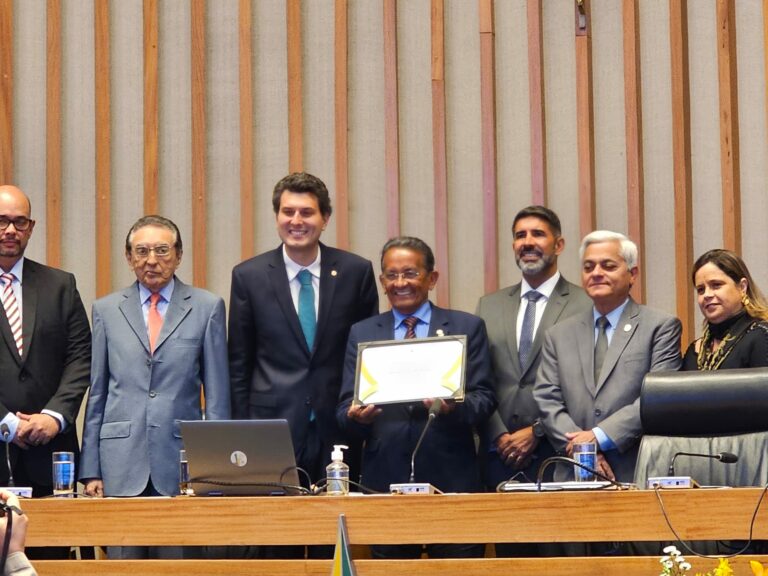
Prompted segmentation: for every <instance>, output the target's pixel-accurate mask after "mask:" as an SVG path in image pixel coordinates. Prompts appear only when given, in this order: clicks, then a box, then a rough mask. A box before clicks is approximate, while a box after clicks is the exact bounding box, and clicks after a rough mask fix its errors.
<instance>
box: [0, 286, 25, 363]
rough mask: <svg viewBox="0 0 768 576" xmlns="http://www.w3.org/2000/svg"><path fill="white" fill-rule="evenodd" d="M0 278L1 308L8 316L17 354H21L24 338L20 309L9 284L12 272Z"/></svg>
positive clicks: (22, 353) (22, 352)
mask: <svg viewBox="0 0 768 576" xmlns="http://www.w3.org/2000/svg"><path fill="white" fill-rule="evenodd" d="M0 279H1V280H2V281H3V308H5V316H6V318H8V324H9V325H10V327H11V333H12V334H13V339H14V340H15V341H16V348H18V350H19V356H23V355H24V339H23V338H22V335H21V309H20V308H19V303H18V302H17V301H16V295H15V294H14V293H13V287H12V286H11V284H12V283H13V279H14V276H13V274H2V275H0Z"/></svg>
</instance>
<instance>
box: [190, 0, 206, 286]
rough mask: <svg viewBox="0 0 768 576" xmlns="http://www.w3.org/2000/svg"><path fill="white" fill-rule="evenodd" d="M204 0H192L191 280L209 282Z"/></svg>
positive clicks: (201, 282)
mask: <svg viewBox="0 0 768 576" xmlns="http://www.w3.org/2000/svg"><path fill="white" fill-rule="evenodd" d="M205 4H206V3H205V0H192V18H191V20H192V30H191V36H192V111H191V112H192V248H193V250H194V252H193V255H192V257H193V258H194V260H193V263H192V280H193V282H194V284H195V286H199V287H201V288H205V287H206V285H207V266H206V264H207V262H206V254H207V250H206V248H207V240H206V228H207V220H208V218H207V206H206V174H207V170H206V160H207V155H206V127H205V124H206V84H205V77H206V71H205V63H206V54H205V28H206V26H205Z"/></svg>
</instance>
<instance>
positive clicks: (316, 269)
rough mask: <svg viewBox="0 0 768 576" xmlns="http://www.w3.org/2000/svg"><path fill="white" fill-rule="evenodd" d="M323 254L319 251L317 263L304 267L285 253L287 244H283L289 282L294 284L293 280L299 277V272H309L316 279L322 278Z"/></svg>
mask: <svg viewBox="0 0 768 576" xmlns="http://www.w3.org/2000/svg"><path fill="white" fill-rule="evenodd" d="M321 254H322V250H319V249H318V251H317V258H315V261H314V262H312V263H311V264H310V265H309V266H302V265H301V264H297V263H296V262H294V261H293V260H291V257H290V256H288V253H287V252H286V251H285V244H283V262H285V271H286V272H287V273H288V282H293V280H294V279H295V278H296V276H298V275H299V272H301V271H302V270H309V272H310V274H312V276H314V277H315V278H320V256H321Z"/></svg>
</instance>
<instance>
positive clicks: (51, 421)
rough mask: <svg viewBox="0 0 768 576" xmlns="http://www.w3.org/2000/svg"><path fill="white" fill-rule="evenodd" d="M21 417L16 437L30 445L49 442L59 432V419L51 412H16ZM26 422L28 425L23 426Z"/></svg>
mask: <svg viewBox="0 0 768 576" xmlns="http://www.w3.org/2000/svg"><path fill="white" fill-rule="evenodd" d="M16 416H18V417H19V419H20V420H21V422H19V427H18V428H17V429H16V438H20V439H21V440H23V441H24V442H26V443H27V444H28V445H30V446H40V445H45V444H48V442H50V441H51V440H52V439H53V438H54V437H55V436H56V435H57V434H58V433H59V421H58V420H56V418H54V417H53V416H51V415H49V414H24V413H23V412H16ZM22 422H26V423H27V425H26V426H22Z"/></svg>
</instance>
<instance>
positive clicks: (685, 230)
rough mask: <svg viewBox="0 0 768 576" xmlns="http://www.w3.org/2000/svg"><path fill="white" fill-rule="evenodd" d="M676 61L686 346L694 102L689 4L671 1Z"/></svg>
mask: <svg viewBox="0 0 768 576" xmlns="http://www.w3.org/2000/svg"><path fill="white" fill-rule="evenodd" d="M669 40H670V54H671V58H672V67H671V70H672V158H673V172H674V174H673V180H674V190H675V259H676V261H675V300H676V303H677V317H678V318H680V321H681V322H682V324H683V336H682V344H683V346H685V345H686V344H687V343H688V342H690V341H691V340H692V339H693V335H694V319H693V298H691V289H690V286H689V284H688V273H689V271H690V270H691V266H692V265H693V209H692V195H693V193H692V188H693V187H692V182H691V100H690V78H689V65H688V3H687V0H669Z"/></svg>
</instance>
